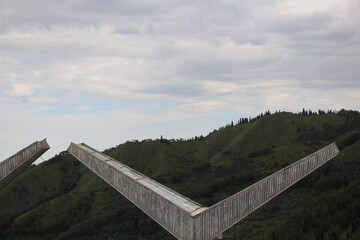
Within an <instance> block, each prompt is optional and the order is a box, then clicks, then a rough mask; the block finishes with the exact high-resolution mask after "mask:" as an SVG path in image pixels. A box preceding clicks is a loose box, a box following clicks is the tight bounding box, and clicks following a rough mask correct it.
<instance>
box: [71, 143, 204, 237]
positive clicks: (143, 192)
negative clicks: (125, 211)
mask: <svg viewBox="0 0 360 240" xmlns="http://www.w3.org/2000/svg"><path fill="white" fill-rule="evenodd" d="M68 151H69V153H71V154H72V155H73V156H74V157H76V158H77V159H78V160H79V161H80V162H82V163H83V164H84V165H85V166H87V167H88V168H90V169H91V170H92V171H93V172H94V173H95V174H97V175H98V176H100V177H101V178H102V179H103V180H105V182H107V183H108V184H110V185H111V186H112V187H114V188H115V189H116V190H117V191H118V192H120V193H121V194H122V195H124V196H125V197H126V198H127V199H129V200H130V201H131V202H132V203H134V204H135V205H136V206H137V207H138V208H140V209H141V210H142V211H143V212H145V213H146V214H147V215H149V216H150V217H151V218H152V219H153V220H155V221H156V222H157V223H158V224H160V225H161V226H162V227H163V228H165V229H166V230H167V231H168V232H170V233H171V234H172V235H174V236H175V237H176V238H178V239H192V236H193V234H194V232H193V231H194V219H193V217H192V215H193V214H195V213H196V212H197V211H198V210H199V209H202V207H201V205H200V204H198V203H196V202H194V201H192V200H190V199H188V198H186V197H184V196H182V195H181V194H179V193H177V192H175V191H173V190H171V189H169V188H167V187H165V186H164V185H162V184H160V183H158V182H156V181H154V180H152V179H150V178H148V177H147V176H145V175H143V174H141V173H139V172H137V171H135V170H134V169H131V168H130V167H128V166H126V165H124V164H122V163H119V162H118V161H116V160H114V159H112V158H110V157H108V156H106V155H105V154H102V153H100V152H98V151H96V150H95V149H93V148H91V147H89V146H87V145H86V144H75V143H71V144H70V146H69V148H68Z"/></svg>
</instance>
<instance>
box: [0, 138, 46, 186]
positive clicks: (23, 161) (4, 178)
mask: <svg viewBox="0 0 360 240" xmlns="http://www.w3.org/2000/svg"><path fill="white" fill-rule="evenodd" d="M49 148H50V146H49V145H48V143H47V142H46V139H44V140H42V141H37V142H34V143H32V144H30V145H29V146H27V147H26V148H24V149H22V150H20V151H19V152H17V153H15V154H14V155H12V156H11V157H9V158H7V159H6V160H4V161H2V162H0V189H2V188H3V187H5V186H6V185H7V184H8V183H9V182H11V180H13V179H14V178H15V177H16V176H17V175H19V174H20V173H21V172H22V171H23V170H24V169H25V168H26V167H28V166H29V165H30V164H31V163H33V162H34V161H35V160H36V159H38V158H39V157H40V156H41V155H42V154H43V153H44V152H46V151H47V150H48V149H49Z"/></svg>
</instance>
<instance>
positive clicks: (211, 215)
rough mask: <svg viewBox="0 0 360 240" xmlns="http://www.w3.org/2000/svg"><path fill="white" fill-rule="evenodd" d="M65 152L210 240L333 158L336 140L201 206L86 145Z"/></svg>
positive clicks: (184, 231) (168, 222)
mask: <svg viewBox="0 0 360 240" xmlns="http://www.w3.org/2000/svg"><path fill="white" fill-rule="evenodd" d="M68 151H69V152H70V153H71V154H72V155H73V156H75V157H76V158H77V159H78V160H79V161H80V162H82V163H83V164H84V165H86V166H87V167H88V168H90V169H91V170H92V171H94V172H95V173H96V174H97V175H99V176H100V177H101V178H102V179H104V180H105V181H106V182H107V183H109V184H110V185H111V186H113V187H114V188H115V189H116V190H117V191H119V192H120V193H121V194H123V195H124V196H125V197H126V198H128V199H129V200H130V201H131V202H133V203H134V204H135V205H136V206H137V207H139V208H140V209H141V210H142V211H144V212H145V213H146V214H147V215H149V216H150V217H151V218H152V219H154V220H155V221H156V222H157V223H159V224H160V225H161V226H162V227H164V228H165V229H166V230H167V231H169V232H170V233H171V234H172V235H174V236H175V237H176V238H178V239H186V240H193V239H196V240H210V239H213V238H215V237H216V236H218V235H219V234H221V233H222V232H224V231H225V230H226V229H228V228H229V227H231V226H232V225H234V224H235V223H237V222H238V221H240V220H241V219H242V218H244V217H246V216H247V215H248V214H250V213H251V212H253V211H254V210H256V209H257V208H259V207H260V206H262V205H263V204H265V203H266V202H268V201H270V200H271V199H272V198H274V197H275V196H277V195H279V194H280V193H281V192H283V191H284V190H285V189H287V188H289V187H290V186H291V185H293V184H294V183H296V182H297V181H299V180H300V179H302V178H303V177H305V176H306V175H308V174H309V173H311V172H312V171H314V170H315V169H317V168H318V167H320V166H321V165H323V164H324V163H326V162H327V161H329V160H330V159H332V158H333V157H335V156H336V155H337V154H338V153H339V150H338V148H337V147H336V145H335V143H332V144H330V145H328V146H326V147H324V148H323V149H320V150H319V151H317V152H315V153H313V154H311V155H309V156H307V157H305V158H303V159H301V160H299V161H297V162H295V163H293V164H291V165H289V166H287V167H285V168H283V169H281V170H279V171H277V172H275V173H274V174H272V175H270V176H268V177H266V178H264V179H262V180H260V181H259V182H257V183H255V184H253V185H251V186H250V187H248V188H246V189H244V190H242V191H240V192H238V193H236V194H234V195H233V196H230V197H229V198H226V199H225V200H223V201H221V202H219V203H217V204H215V205H213V206H211V207H210V208H204V207H202V206H201V205H200V204H198V203H196V202H194V201H191V200H190V199H188V198H186V197H184V196H182V195H180V194H179V193H177V192H175V191H173V190H171V189H169V188H167V187H165V186H163V185H161V184H160V183H157V182H156V181H154V180H152V179H150V178H148V177H146V176H145V175H143V174H141V173H139V172H137V171H135V170H133V169H131V168H130V167H128V166H126V165H124V164H121V163H119V162H118V161H116V160H114V159H112V158H110V157H108V156H106V155H105V154H102V153H100V152H98V151H96V150H95V149H93V148H91V147H89V146H87V145H85V144H74V143H71V145H70V147H69V149H68Z"/></svg>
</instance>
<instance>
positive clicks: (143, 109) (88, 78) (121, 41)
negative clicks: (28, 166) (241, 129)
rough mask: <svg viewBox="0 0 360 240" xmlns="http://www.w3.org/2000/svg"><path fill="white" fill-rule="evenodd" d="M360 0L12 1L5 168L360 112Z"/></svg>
mask: <svg viewBox="0 0 360 240" xmlns="http://www.w3.org/2000/svg"><path fill="white" fill-rule="evenodd" d="M359 76H360V1H358V0H311V1H310V0H303V1H298V0H256V1H253V0H251V1H250V0H242V1H239V0H153V1H150V0H137V1H133V0H63V1H55V0H47V1H42V0H26V1H23V0H0V146H1V147H0V161H2V160H4V159H6V158H7V157H9V156H11V155H12V154H14V153H16V152H17V151H19V150H20V149H22V148H23V147H25V146H27V145H29V144H31V143H32V142H34V141H37V140H42V139H43V138H47V139H48V142H49V144H50V146H51V149H50V150H49V151H48V152H47V153H45V154H44V155H43V156H42V158H41V159H40V160H38V161H37V162H41V161H44V160H46V159H49V158H51V157H53V156H54V155H55V154H58V153H60V152H61V151H64V150H66V149H67V147H68V146H69V144H70V142H76V143H80V142H85V143H87V144H89V145H90V146H92V147H94V148H95V149H98V150H104V149H107V148H110V147H114V146H116V145H118V144H121V143H124V142H126V141H127V140H132V139H139V140H142V139H149V138H151V139H155V138H160V136H161V135H162V136H163V137H164V138H168V139H171V138H176V139H177V138H185V139H186V138H190V137H193V136H199V135H207V134H208V133H209V132H211V131H212V130H214V129H217V128H219V127H221V126H224V125H226V124H228V123H230V122H231V121H234V122H236V121H237V120H238V119H239V118H242V117H248V116H256V115H258V114H260V113H261V112H265V111H266V110H270V111H272V112H274V111H276V110H282V111H292V112H299V111H301V110H302V109H303V108H306V109H312V110H315V111H316V110H318V109H324V110H327V109H334V110H339V109H341V108H345V109H353V110H359V109H360V79H359Z"/></svg>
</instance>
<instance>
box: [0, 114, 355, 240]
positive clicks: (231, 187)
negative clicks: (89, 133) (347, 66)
mask: <svg viewBox="0 0 360 240" xmlns="http://www.w3.org/2000/svg"><path fill="white" fill-rule="evenodd" d="M359 140H360V114H359V113H358V112H355V111H345V110H342V111H340V112H339V113H336V114H335V113H329V114H320V115H318V114H316V115H314V114H312V115H309V114H303V115H301V114H292V113H277V114H273V115H269V114H267V115H266V116H264V117H259V118H257V119H256V120H253V121H250V122H247V121H245V122H244V123H242V124H237V125H228V126H226V127H223V128H220V129H219V130H214V132H212V133H210V134H209V135H208V136H206V137H196V138H194V139H192V140H187V141H180V140H166V139H160V140H148V141H142V142H138V141H133V142H127V143H125V144H121V145H119V146H117V147H116V148H111V149H108V150H106V151H105V153H106V154H108V155H109V156H111V157H113V158H115V159H118V160H119V161H121V162H123V163H125V164H127V165H129V166H130V167H132V168H134V169H136V170H138V171H140V172H142V173H144V174H146V175H148V176H150V177H153V178H154V179H156V180H157V181H159V182H161V183H163V184H165V185H166V186H168V187H170V188H172V189H174V190H176V191H179V192H180V193H182V194H183V195H185V196H188V197H190V198H192V199H194V200H195V201H198V202H200V203H202V204H204V205H206V206H209V205H211V204H213V203H216V202H218V201H220V200H222V199H224V198H226V197H228V196H230V195H231V194H233V193H235V192H238V191H240V190H241V189H243V188H245V187H246V186H248V185H250V184H251V183H253V182H255V181H257V180H259V179H261V178H263V177H265V176H267V175H269V174H271V173H272V172H274V171H276V170H278V169H280V168H282V167H284V166H286V165H288V164H290V163H291V162H294V161H297V160H299V159H300V158H302V157H304V156H306V155H308V154H309V153H311V152H314V151H315V150H317V149H319V148H321V147H323V146H325V145H327V144H328V143H330V142H332V141H336V142H337V143H338V145H339V146H340V147H341V154H340V155H339V156H338V157H336V158H335V159H334V160H332V161H331V162H330V163H327V164H326V165H325V166H324V167H322V168H320V169H319V170H317V171H315V172H314V173H313V174H311V175H310V176H308V177H306V178H305V179H304V180H302V181H300V182H299V183H298V184H296V185H295V186H293V187H292V188H291V189H290V190H287V191H286V192H285V193H283V194H281V195H280V196H279V197H277V198H275V199H274V200H272V201H271V202H269V203H268V204H267V205H265V206H264V207H262V208H260V209H259V210H257V211H256V212H254V213H253V214H251V215H250V216H249V217H247V218H245V219H244V220H243V221H240V222H239V223H238V224H237V225H236V226H234V227H233V228H231V229H229V230H228V231H226V232H225V234H224V237H225V239H359V238H360V229H359V226H360V216H359V215H360V195H359V194H360V178H359V177H360V141H359ZM93 147H95V148H96V146H93ZM0 239H174V238H173V237H172V236H171V235H170V234H168V233H167V232H166V231H165V230H163V229H162V228H161V227H160V226H158V225H157V224H156V223H155V222H153V221H152V220H151V219H149V218H148V217H147V216H146V215H145V214H143V213H142V212H141V211H140V210H139V209H137V208H136V207H135V206H133V205H132V204H131V203H130V202H128V201H127V200H126V199H125V198H124V197H122V196H121V195H120V194H119V193H117V192H116V191H114V190H113V189H112V188H111V187H110V186H108V185H107V184H106V183H104V182H103V181H102V180H101V179H100V178H98V177H97V176H95V175H94V174H93V173H92V172H90V171H89V170H88V169H87V168H86V167H84V166H83V165H81V164H80V163H79V162H78V161H76V160H75V159H74V158H73V157H72V156H70V155H69V154H68V153H66V152H62V153H60V154H59V155H57V156H55V157H54V158H53V159H51V160H49V161H47V162H44V163H42V164H40V165H38V166H35V167H32V168H30V169H29V170H28V171H26V172H25V173H23V174H22V175H21V176H19V177H18V178H17V179H16V180H15V181H13V182H12V183H11V184H9V185H8V186H7V187H6V188H4V189H3V190H2V191H0Z"/></svg>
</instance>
